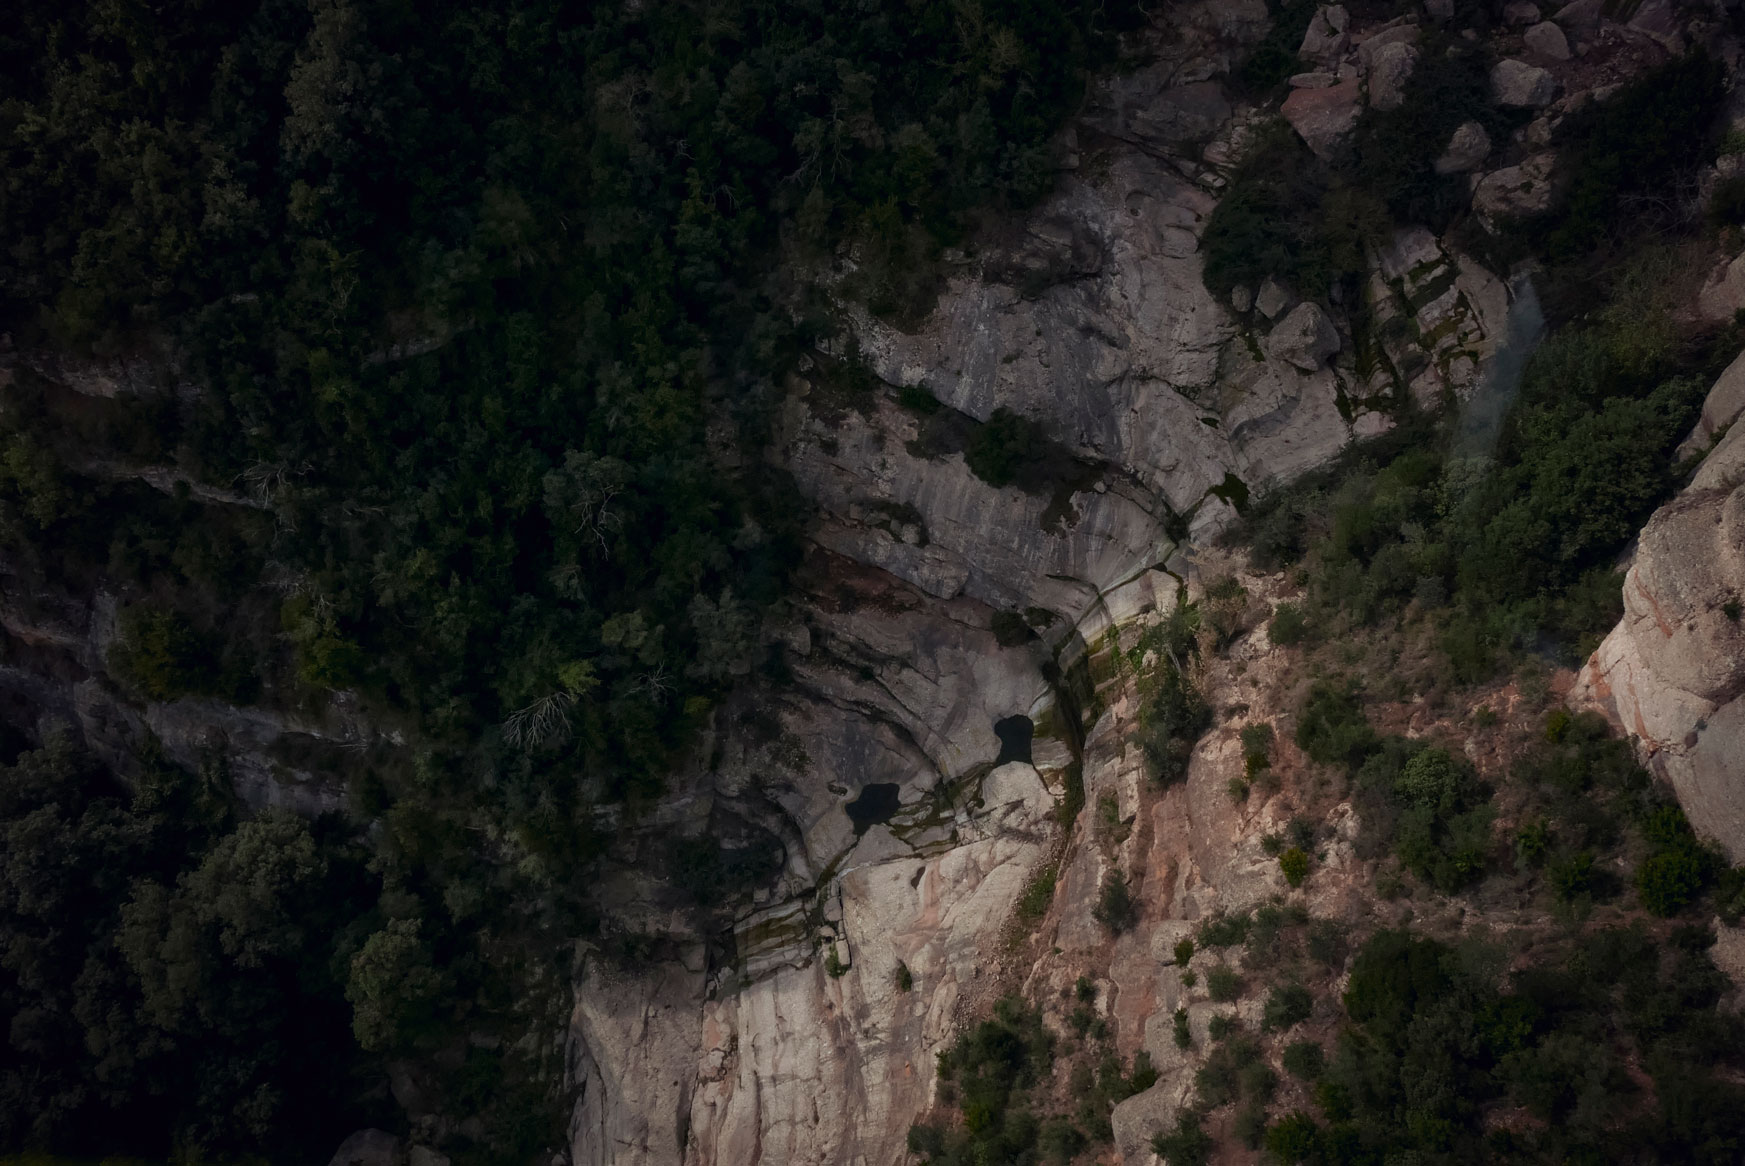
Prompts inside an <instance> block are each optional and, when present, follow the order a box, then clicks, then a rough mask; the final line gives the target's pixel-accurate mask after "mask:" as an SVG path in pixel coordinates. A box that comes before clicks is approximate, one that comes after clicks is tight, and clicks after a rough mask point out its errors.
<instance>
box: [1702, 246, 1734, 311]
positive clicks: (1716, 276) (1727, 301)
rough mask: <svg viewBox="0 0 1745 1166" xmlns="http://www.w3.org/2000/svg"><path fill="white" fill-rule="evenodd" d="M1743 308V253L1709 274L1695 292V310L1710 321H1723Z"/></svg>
mask: <svg viewBox="0 0 1745 1166" xmlns="http://www.w3.org/2000/svg"><path fill="white" fill-rule="evenodd" d="M1741 308H1745V255H1740V256H1739V257H1738V258H1736V259H1734V260H1733V261H1732V262H1731V263H1729V264H1727V265H1726V266H1725V267H1723V268H1720V269H1719V270H1717V271H1715V272H1714V273H1713V274H1712V275H1710V276H1709V280H1708V282H1707V283H1705V284H1704V285H1703V290H1702V291H1701V292H1699V293H1697V312H1698V314H1699V315H1701V316H1702V318H1703V319H1705V320H1708V321H1710V322H1711V323H1724V322H1726V321H1728V320H1731V319H1732V318H1733V315H1734V313H1736V312H1738V311H1739V310H1740V309H1741Z"/></svg>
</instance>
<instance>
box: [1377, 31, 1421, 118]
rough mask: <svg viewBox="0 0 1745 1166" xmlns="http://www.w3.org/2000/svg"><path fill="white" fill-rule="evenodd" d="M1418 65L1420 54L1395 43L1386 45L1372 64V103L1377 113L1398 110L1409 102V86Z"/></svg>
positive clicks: (1408, 47)
mask: <svg viewBox="0 0 1745 1166" xmlns="http://www.w3.org/2000/svg"><path fill="white" fill-rule="evenodd" d="M1417 63H1418V50H1417V49H1415V48H1413V47H1412V46H1411V45H1408V44H1400V43H1399V42H1394V43H1392V44H1386V45H1383V46H1382V47H1381V48H1380V49H1379V50H1378V51H1377V52H1376V53H1375V54H1374V55H1373V56H1372V57H1371V58H1370V62H1369V103H1370V104H1371V105H1373V106H1375V107H1376V108H1377V109H1398V108H1399V107H1400V106H1401V105H1403V104H1404V103H1405V100H1406V82H1407V81H1409V80H1411V77H1412V67H1413V66H1414V65H1416V64H1417Z"/></svg>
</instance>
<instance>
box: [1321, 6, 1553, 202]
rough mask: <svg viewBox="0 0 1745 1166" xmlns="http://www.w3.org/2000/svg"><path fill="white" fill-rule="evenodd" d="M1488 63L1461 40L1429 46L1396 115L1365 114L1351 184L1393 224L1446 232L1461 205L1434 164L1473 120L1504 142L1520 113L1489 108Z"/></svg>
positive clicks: (1457, 182) (1454, 185)
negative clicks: (1461, 127)
mask: <svg viewBox="0 0 1745 1166" xmlns="http://www.w3.org/2000/svg"><path fill="white" fill-rule="evenodd" d="M1490 66H1491V61H1490V60H1489V58H1488V56H1487V54H1485V53H1484V52H1483V51H1481V50H1479V49H1477V48H1473V47H1469V46H1467V45H1464V44H1462V43H1459V42H1453V43H1450V44H1442V43H1437V42H1436V41H1434V40H1432V42H1431V43H1430V44H1429V45H1428V46H1426V51H1425V52H1424V53H1423V55H1422V56H1421V57H1420V58H1419V61H1418V64H1417V66H1416V67H1415V68H1414V69H1413V70H1412V77H1411V80H1410V82H1409V83H1408V84H1407V86H1406V94H1405V101H1404V102H1403V103H1402V104H1401V105H1400V106H1399V107H1398V108H1395V109H1386V110H1384V109H1375V108H1371V109H1369V110H1367V111H1366V112H1365V113H1364V115H1363V118H1362V119H1361V120H1360V121H1359V122H1358V126H1357V131H1356V133H1355V134H1354V135H1353V141H1352V152H1353V156H1352V159H1351V163H1350V165H1351V169H1352V173H1353V175H1354V181H1355V182H1357V183H1358V184H1360V185H1361V186H1362V187H1363V188H1364V189H1365V190H1366V191H1369V192H1370V193H1372V194H1373V195H1374V196H1375V197H1376V198H1378V199H1380V200H1381V202H1382V203H1383V204H1385V205H1386V207H1387V209H1388V213H1389V214H1390V215H1391V216H1392V218H1393V221H1395V222H1397V223H1427V224H1429V225H1430V226H1431V228H1432V229H1435V230H1441V229H1443V228H1445V227H1446V226H1447V225H1448V223H1449V221H1450V219H1451V218H1452V217H1453V215H1454V214H1455V213H1456V212H1458V211H1459V210H1460V209H1462V208H1463V207H1464V205H1465V203H1466V196H1467V191H1466V190H1465V182H1464V180H1463V179H1462V178H1461V177H1460V176H1459V175H1441V174H1437V173H1436V171H1435V169H1434V165H1433V164H1434V163H1435V161H1436V159H1437V158H1438V157H1439V156H1440V155H1441V154H1442V151H1443V150H1444V149H1446V148H1447V146H1448V139H1449V138H1450V137H1451V136H1452V135H1453V133H1454V130H1455V128H1456V127H1458V126H1459V125H1461V124H1462V123H1463V122H1468V121H1477V122H1478V123H1479V124H1481V125H1482V126H1483V127H1484V128H1485V131H1486V132H1487V133H1488V134H1489V135H1490V137H1491V140H1492V141H1503V140H1505V139H1507V138H1508V136H1509V134H1510V133H1511V132H1512V131H1513V130H1514V128H1515V127H1516V125H1518V124H1519V123H1520V121H1521V120H1523V118H1522V115H1521V113H1520V112H1519V111H1514V110H1504V109H1501V108H1499V107H1498V106H1496V105H1494V104H1492V102H1491V95H1490Z"/></svg>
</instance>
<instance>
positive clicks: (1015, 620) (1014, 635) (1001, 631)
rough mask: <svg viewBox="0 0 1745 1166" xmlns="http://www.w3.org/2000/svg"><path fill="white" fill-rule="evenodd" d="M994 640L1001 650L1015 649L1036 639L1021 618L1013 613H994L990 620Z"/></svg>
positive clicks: (1027, 624) (1034, 634)
mask: <svg viewBox="0 0 1745 1166" xmlns="http://www.w3.org/2000/svg"><path fill="white" fill-rule="evenodd" d="M992 628H993V632H994V639H995V640H996V641H998V643H999V645H1000V647H1002V648H1016V647H1019V646H1020V645H1022V644H1028V643H1029V642H1030V641H1032V640H1034V639H1035V638H1036V633H1035V632H1033V631H1031V630H1030V625H1029V623H1027V622H1026V621H1025V619H1024V617H1023V616H1021V615H1019V614H1018V613H1017V612H1015V611H996V612H995V613H994V617H993V620H992Z"/></svg>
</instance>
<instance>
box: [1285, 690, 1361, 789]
mask: <svg viewBox="0 0 1745 1166" xmlns="http://www.w3.org/2000/svg"><path fill="white" fill-rule="evenodd" d="M1296 741H1297V746H1298V748H1300V749H1302V750H1303V752H1305V753H1307V754H1308V755H1309V757H1310V759H1311V760H1314V761H1318V762H1320V763H1321V764H1322V765H1345V766H1349V767H1351V768H1354V769H1355V768H1356V767H1357V766H1359V765H1361V764H1363V760H1364V758H1366V757H1367V756H1369V754H1370V753H1371V752H1372V751H1373V750H1374V749H1375V747H1376V744H1377V739H1376V735H1375V730H1374V729H1372V728H1370V725H1369V721H1368V720H1367V719H1366V718H1365V717H1364V715H1363V708H1362V705H1361V703H1360V702H1359V700H1358V693H1357V688H1356V686H1355V685H1354V684H1351V683H1346V684H1343V685H1335V684H1332V683H1330V682H1328V681H1325V680H1317V681H1316V682H1315V683H1314V684H1313V685H1312V686H1310V688H1309V694H1308V696H1307V697H1306V698H1304V701H1303V706H1302V708H1301V709H1300V710H1298V712H1297V731H1296Z"/></svg>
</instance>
